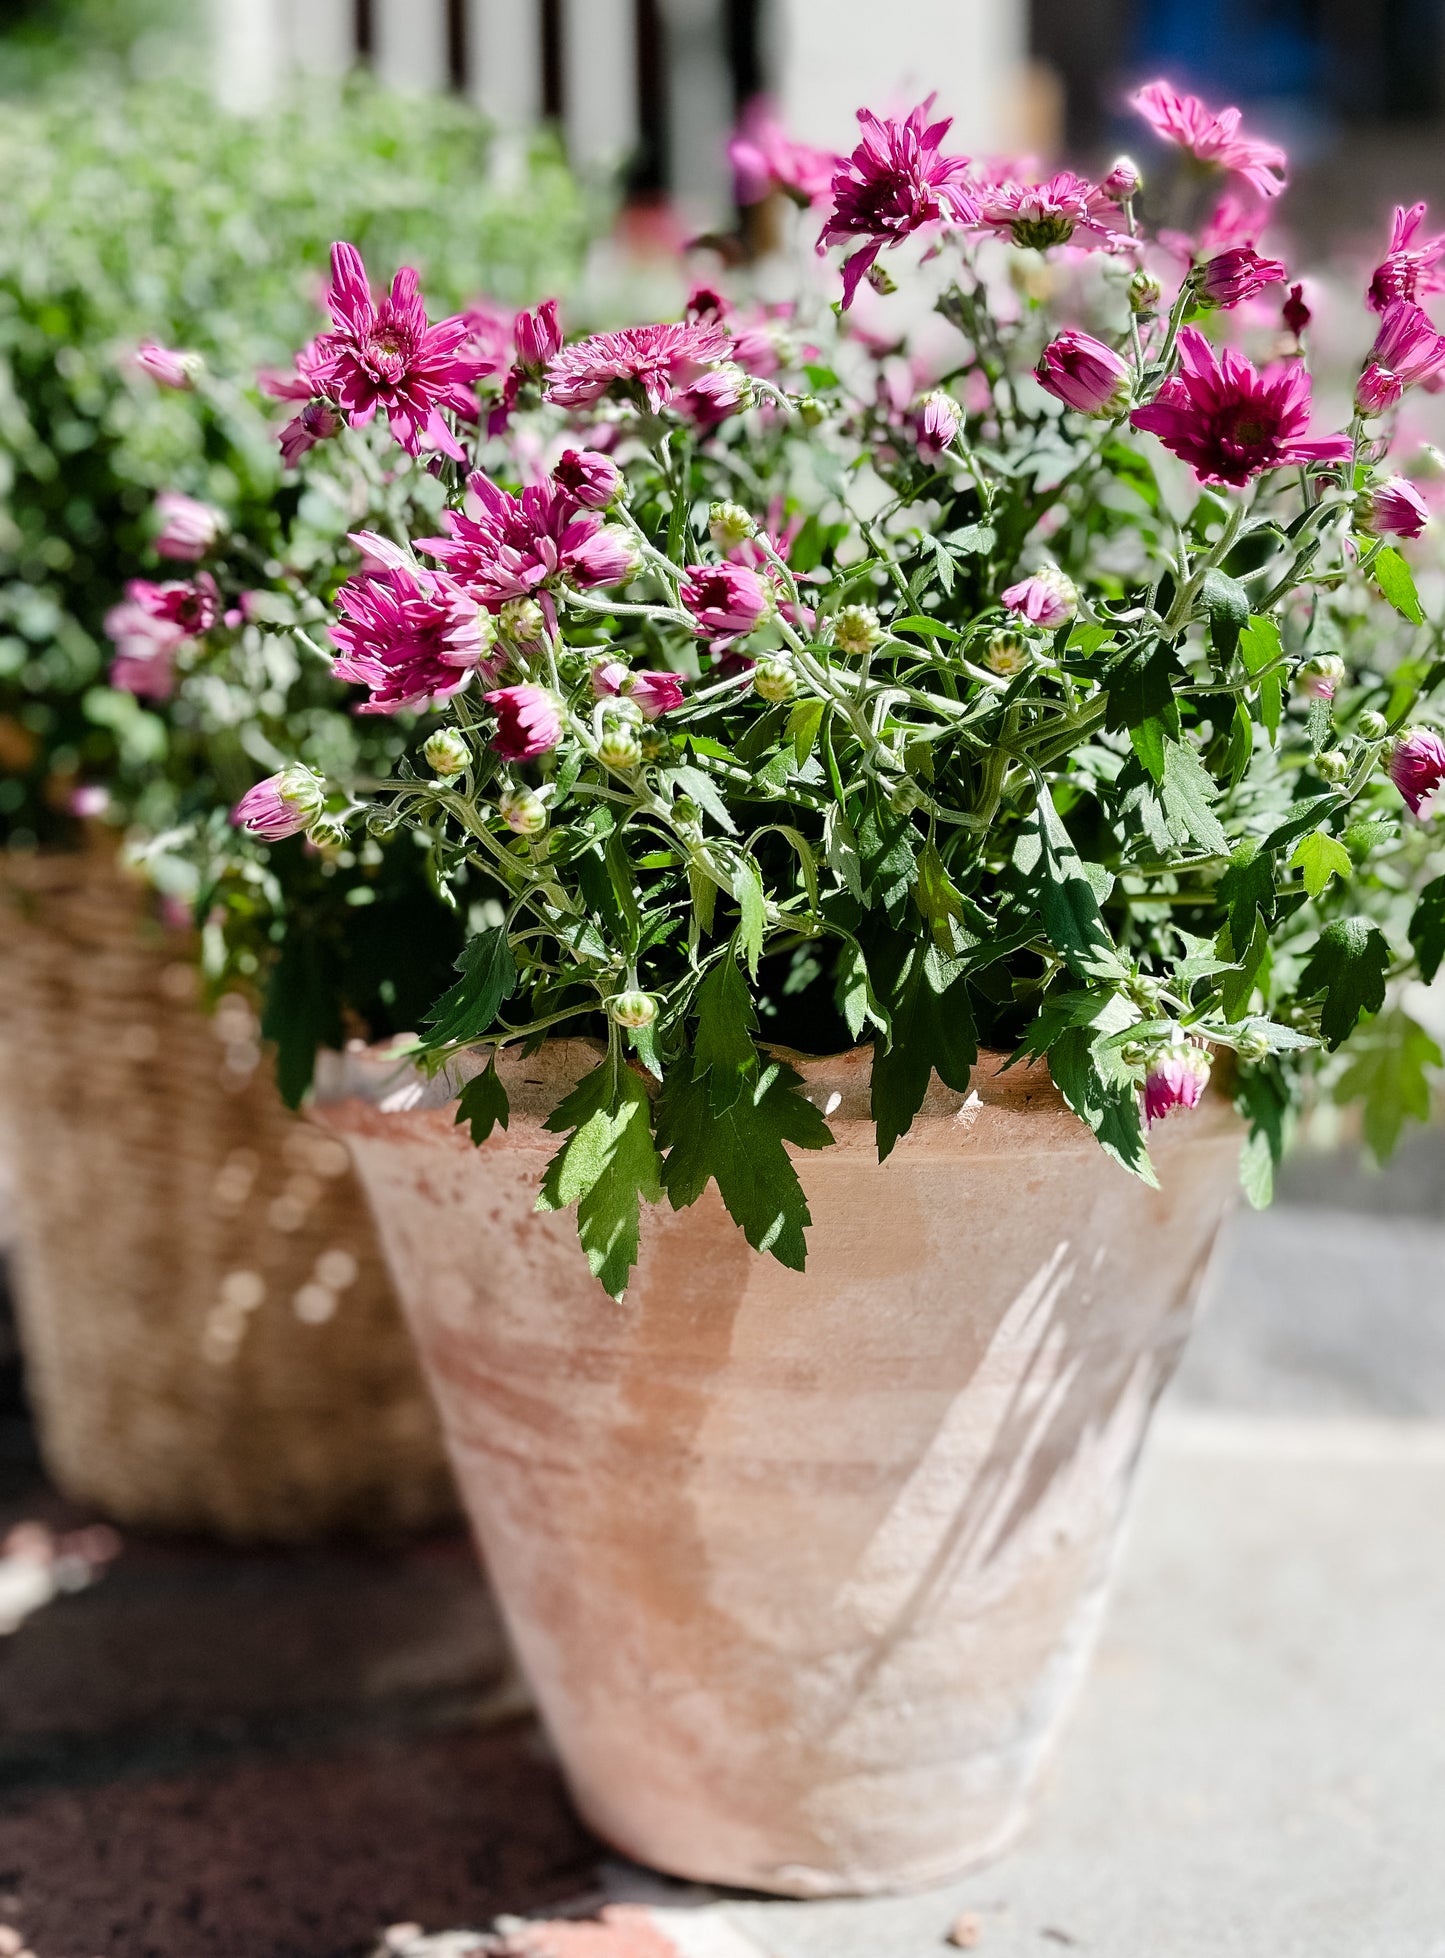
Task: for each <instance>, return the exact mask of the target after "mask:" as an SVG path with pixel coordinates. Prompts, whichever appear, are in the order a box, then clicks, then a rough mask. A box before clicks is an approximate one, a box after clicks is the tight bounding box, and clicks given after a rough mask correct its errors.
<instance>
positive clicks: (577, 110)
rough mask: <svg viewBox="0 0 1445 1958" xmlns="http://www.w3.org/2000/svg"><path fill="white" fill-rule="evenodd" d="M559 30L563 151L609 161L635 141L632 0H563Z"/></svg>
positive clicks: (579, 159) (597, 163) (582, 161)
mask: <svg viewBox="0 0 1445 1958" xmlns="http://www.w3.org/2000/svg"><path fill="white" fill-rule="evenodd" d="M562 34H563V41H562V82H563V90H564V93H565V95H566V98H567V99H566V117H565V120H566V126H567V151H568V154H569V156H570V157H571V159H572V161H573V163H574V164H576V165H577V167H578V168H579V169H583V170H585V169H587V168H588V167H589V166H593V167H603V168H605V167H608V166H610V165H614V164H616V163H618V162H620V161H621V160H622V158H624V157H625V156H627V155H628V154H629V153H630V152H631V151H632V150H633V149H634V148H635V147H636V144H637V9H636V4H635V0H564V6H563V13H562Z"/></svg>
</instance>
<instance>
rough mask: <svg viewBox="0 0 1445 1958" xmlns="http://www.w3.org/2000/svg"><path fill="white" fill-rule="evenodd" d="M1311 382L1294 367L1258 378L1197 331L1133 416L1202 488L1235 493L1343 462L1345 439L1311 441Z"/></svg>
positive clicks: (1186, 334)
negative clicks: (1267, 479) (1308, 467)
mask: <svg viewBox="0 0 1445 1958" xmlns="http://www.w3.org/2000/svg"><path fill="white" fill-rule="evenodd" d="M1310 405H1311V396H1310V377H1309V375H1308V374H1307V373H1306V372H1305V370H1304V367H1303V365H1302V364H1301V363H1300V362H1299V361H1297V360H1291V361H1282V362H1280V363H1278V364H1277V365H1275V366H1273V367H1267V368H1266V369H1265V370H1264V372H1263V373H1262V374H1261V373H1259V372H1257V371H1256V369H1255V368H1254V367H1253V366H1251V364H1250V363H1249V361H1247V360H1246V359H1245V358H1244V355H1243V354H1241V353H1239V352H1238V351H1237V350H1236V349H1235V348H1233V347H1225V348H1224V349H1222V351H1220V352H1219V353H1216V352H1215V350H1214V349H1213V348H1212V347H1211V346H1210V344H1209V342H1208V341H1207V340H1206V339H1205V337H1204V335H1203V334H1202V333H1201V332H1199V330H1198V329H1197V328H1196V327H1192V326H1186V327H1184V328H1183V329H1182V330H1181V332H1180V335H1179V372H1178V373H1177V374H1174V375H1172V376H1171V377H1170V379H1169V380H1167V381H1166V382H1165V383H1164V385H1163V387H1162V388H1160V390H1159V393H1158V394H1157V395H1156V396H1155V398H1154V400H1153V401H1151V402H1150V403H1149V404H1148V406H1147V407H1143V408H1136V409H1135V410H1134V412H1133V414H1132V415H1131V416H1130V420H1131V421H1132V422H1133V424H1134V426H1135V427H1136V428H1142V429H1147V430H1148V431H1149V432H1150V433H1151V434H1153V435H1157V436H1158V437H1159V440H1160V441H1161V442H1162V443H1163V444H1164V446H1165V448H1166V449H1172V450H1173V452H1174V454H1175V455H1177V456H1182V457H1183V459H1184V461H1185V462H1187V463H1188V464H1189V465H1190V467H1191V468H1192V469H1193V471H1194V473H1195V475H1196V476H1197V477H1198V478H1199V480H1200V482H1202V483H1231V484H1233V485H1234V487H1235V488H1236V489H1237V488H1239V487H1240V486H1241V485H1242V484H1244V483H1247V482H1248V481H1249V480H1250V478H1251V477H1252V476H1258V475H1260V474H1261V473H1262V472H1263V471H1264V470H1266V469H1282V468H1284V467H1285V465H1286V464H1288V463H1302V462H1343V461H1346V460H1347V459H1348V457H1349V454H1350V438H1349V437H1348V435H1325V436H1320V437H1315V438H1311V437H1309V436H1308V435H1307V432H1306V431H1307V430H1308V428H1309V422H1310Z"/></svg>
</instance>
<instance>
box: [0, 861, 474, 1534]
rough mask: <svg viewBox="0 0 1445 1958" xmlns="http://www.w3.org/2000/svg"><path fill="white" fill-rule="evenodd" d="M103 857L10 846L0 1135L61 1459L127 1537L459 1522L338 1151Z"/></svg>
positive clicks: (50, 1426)
mask: <svg viewBox="0 0 1445 1958" xmlns="http://www.w3.org/2000/svg"><path fill="white" fill-rule="evenodd" d="M190 949H191V948H190V946H189V945H188V944H187V942H186V941H185V939H184V938H177V937H176V935H175V934H173V933H167V932H164V931H162V930H161V929H160V928H159V927H157V926H156V925H155V924H154V923H153V922H151V921H150V920H149V919H148V917H147V915H146V898H145V893H144V891H143V889H142V887H141V886H140V885H139V884H138V883H137V882H136V880H135V879H134V878H133V877H129V876H127V875H126V874H125V873H124V872H123V871H122V870H121V869H120V868H119V866H118V865H117V864H116V863H115V862H114V861H113V860H112V859H111V858H110V857H109V856H105V855H101V854H99V853H80V854H76V855H72V856H60V855H57V856H41V857H31V858H18V857H5V856H3V855H0V1127H3V1128H5V1129H7V1130H8V1131H9V1136H10V1142H11V1143H12V1144H13V1147H11V1148H10V1149H8V1151H7V1153H8V1154H9V1155H10V1157H11V1160H12V1162H13V1167H14V1174H15V1186H16V1187H15V1220H14V1221H15V1243H14V1245H13V1247H12V1252H13V1255H14V1257H15V1260H16V1274H15V1275H16V1287H15V1289H16V1304H17V1309H18V1317H19V1324H20V1332H21V1338H22V1343H23V1346H24V1351H25V1361H26V1373H27V1385H28V1388H29V1392H30V1398H31V1402H32V1405H33V1407H34V1410H35V1415H36V1421H37V1427H38V1430H39V1436H40V1443H41V1448H42V1451H43V1453H44V1456H45V1462H46V1466H47V1468H48V1470H49V1472H50V1474H51V1476H52V1478H53V1480H54V1481H55V1482H56V1484H57V1485H58V1486H59V1487H60V1488H61V1489H62V1490H64V1492H65V1493H66V1494H67V1495H69V1496H70V1497H72V1498H73V1499H74V1500H76V1501H77V1502H80V1503H84V1504H86V1505H87V1506H93V1507H96V1508H99V1509H101V1510H103V1511H104V1512H105V1513H106V1514H107V1515H109V1516H112V1517H114V1518H115V1519H116V1520H117V1521H119V1522H123V1523H128V1524H132V1525H137V1526H144V1527H149V1528H161V1529H176V1530H201V1531H206V1532H208V1533H211V1534H216V1535H221V1536H226V1537H233V1538H245V1539H259V1538H269V1539H278V1540H296V1539H303V1538H308V1537H315V1536H320V1535H324V1534H328V1533H332V1532H340V1531H360V1532H385V1531H392V1530H397V1529H404V1528H417V1527H426V1526H431V1525H433V1524H436V1523H437V1522H439V1521H442V1520H445V1519H449V1518H451V1517H453V1516H454V1515H455V1513H456V1508H455V1504H456V1496H455V1489H454V1485H453V1483H452V1479H451V1474H450V1471H449V1469H448V1466H447V1462H446V1457H445V1453H444V1451H443V1449H442V1444H441V1436H440V1432H439V1430H438V1427H437V1423H436V1417H435V1414H434V1411H433V1409H432V1406H431V1403H430V1400H429V1398H428V1396H427V1392H426V1389H425V1386H424V1385H423V1382H422V1379H421V1375H420V1372H419V1370H418V1368H417V1364H416V1357H415V1353H414V1351H413V1349H412V1344H411V1341H410V1340H409V1339H408V1337H407V1334H406V1328H405V1326H404V1325H403V1323H402V1320H401V1315H400V1313H399V1312H398V1311H397V1309H396V1302H395V1296H394V1294H393V1291H392V1287H391V1282H390V1279H389V1277H388V1275H387V1271H386V1267H385V1263H384V1261H383V1259H382V1256H381V1252H380V1249H379V1247H378V1245H377V1242H376V1234H375V1230H374V1227H373V1225H372V1222H371V1218H370V1215H369V1213H368V1211H367V1208H366V1204H365V1201H364V1199H363V1197H362V1195H361V1192H360V1190H359V1189H358V1188H357V1186H356V1180H355V1177H354V1176H353V1174H352V1171H351V1166H350V1164H349V1162H348V1161H347V1158H346V1152H345V1150H344V1149H342V1148H340V1147H339V1146H338V1145H337V1144H336V1142H335V1141H334V1140H332V1139H330V1138H328V1137H326V1136H323V1135H320V1134H318V1133H317V1131H316V1130H315V1129H314V1128H313V1127H312V1126H311V1125H310V1124H309V1123H307V1122H304V1121H302V1120H300V1119H299V1118H298V1117H296V1116H294V1115H291V1114H289V1113H288V1112H287V1110H286V1109H285V1108H284V1107H283V1106H282V1104H281V1101H280V1098H279V1096H278V1095H277V1093H276V1089H275V1087H274V1085H273V1083H272V1080H271V1074H270V1066H269V1062H268V1061H266V1060H265V1059H264V1058H263V1056H262V1053H261V1049H260V1046H259V1044H258V1042H257V1039H256V1036H255V1024H254V1020H253V1019H252V1017H251V1015H250V1012H249V1009H248V1008H247V1007H246V1006H245V1004H244V1002H242V1001H240V1000H239V999H237V1000H235V1001H232V1002H229V1003H227V1005H226V1006H225V1007H223V1009H222V1011H221V1013H220V1014H219V1015H218V1016H217V1017H214V1018H212V1017H209V1016H207V1015H206V1014H204V1013H202V1012H201V1011H200V1010H199V1008H198V1007H197V1006H196V1004H195V1002H194V991H195V974H194V970H193V967H192V964H191V961H190V957H189V954H190Z"/></svg>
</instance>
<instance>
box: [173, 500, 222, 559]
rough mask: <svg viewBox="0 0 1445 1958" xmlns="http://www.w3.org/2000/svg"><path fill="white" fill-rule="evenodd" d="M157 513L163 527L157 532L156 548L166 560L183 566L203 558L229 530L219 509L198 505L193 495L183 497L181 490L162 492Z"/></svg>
mask: <svg viewBox="0 0 1445 1958" xmlns="http://www.w3.org/2000/svg"><path fill="white" fill-rule="evenodd" d="M155 510H156V515H157V517H159V519H160V526H161V527H160V529H159V530H158V531H157V532H156V549H157V551H159V553H160V555H161V556H162V557H168V558H175V559H177V560H178V561H179V562H181V563H189V564H194V563H195V562H196V561H197V559H199V558H203V557H204V556H205V555H206V552H207V551H209V550H210V548H211V546H212V545H213V544H214V543H215V541H216V539H217V538H218V537H219V536H220V534H221V532H222V531H223V530H224V529H225V527H226V520H225V518H224V517H223V516H222V515H221V513H220V511H219V510H214V509H212V507H211V505H210V504H209V503H198V502H197V501H196V499H195V497H193V496H182V495H181V493H180V491H179V490H162V491H161V492H160V494H159V495H158V496H157V497H156V504H155Z"/></svg>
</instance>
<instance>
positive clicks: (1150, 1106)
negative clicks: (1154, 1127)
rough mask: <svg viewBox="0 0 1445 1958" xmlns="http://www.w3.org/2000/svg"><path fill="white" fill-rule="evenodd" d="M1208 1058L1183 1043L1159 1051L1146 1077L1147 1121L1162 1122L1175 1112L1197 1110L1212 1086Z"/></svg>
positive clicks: (1150, 1063)
mask: <svg viewBox="0 0 1445 1958" xmlns="http://www.w3.org/2000/svg"><path fill="white" fill-rule="evenodd" d="M1209 1067H1210V1061H1209V1055H1208V1053H1207V1052H1206V1051H1205V1049H1204V1048H1203V1047H1195V1046H1192V1045H1185V1044H1183V1043H1180V1044H1178V1045H1175V1046H1172V1047H1161V1048H1159V1049H1157V1050H1156V1051H1155V1053H1154V1055H1153V1056H1152V1058H1151V1059H1150V1061H1149V1066H1148V1072H1147V1074H1146V1075H1145V1077H1144V1119H1145V1120H1146V1121H1147V1122H1149V1123H1151V1124H1152V1123H1154V1122H1162V1121H1163V1120H1164V1118H1165V1116H1166V1115H1172V1114H1173V1113H1174V1111H1175V1109H1176V1108H1197V1107H1198V1106H1199V1103H1200V1102H1201V1100H1202V1099H1203V1097H1204V1090H1205V1089H1206V1087H1208V1085H1209Z"/></svg>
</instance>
